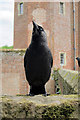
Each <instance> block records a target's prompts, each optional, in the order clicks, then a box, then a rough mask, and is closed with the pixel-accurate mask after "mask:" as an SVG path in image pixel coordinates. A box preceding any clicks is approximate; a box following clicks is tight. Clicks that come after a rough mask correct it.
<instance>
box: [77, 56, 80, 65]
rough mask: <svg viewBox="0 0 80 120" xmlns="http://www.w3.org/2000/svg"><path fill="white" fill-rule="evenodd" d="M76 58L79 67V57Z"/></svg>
mask: <svg viewBox="0 0 80 120" xmlns="http://www.w3.org/2000/svg"><path fill="white" fill-rule="evenodd" d="M76 59H77V61H78V65H79V67H80V58H79V57H77V58H76Z"/></svg>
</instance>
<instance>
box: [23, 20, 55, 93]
mask: <svg viewBox="0 0 80 120" xmlns="http://www.w3.org/2000/svg"><path fill="white" fill-rule="evenodd" d="M52 65H53V58H52V54H51V51H50V49H49V48H48V45H47V36H46V33H45V31H44V29H43V28H42V27H41V26H39V25H37V24H36V23H35V22H34V21H33V32H32V40H31V43H30V45H29V47H28V49H27V50H26V53H25V56H24V68H25V74H26V79H27V81H28V82H29V85H30V95H38V94H46V91H45V83H46V82H47V81H48V80H49V78H50V74H51V67H52Z"/></svg>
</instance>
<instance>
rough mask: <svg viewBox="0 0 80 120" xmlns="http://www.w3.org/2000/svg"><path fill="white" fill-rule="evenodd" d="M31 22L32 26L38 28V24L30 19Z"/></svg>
mask: <svg viewBox="0 0 80 120" xmlns="http://www.w3.org/2000/svg"><path fill="white" fill-rule="evenodd" d="M32 23H33V28H34V29H38V25H37V24H36V23H35V22H34V21H32Z"/></svg>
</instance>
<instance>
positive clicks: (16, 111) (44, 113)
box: [0, 95, 79, 120]
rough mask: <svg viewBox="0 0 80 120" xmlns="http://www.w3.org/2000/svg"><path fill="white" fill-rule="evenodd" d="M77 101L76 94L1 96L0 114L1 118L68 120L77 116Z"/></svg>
mask: <svg viewBox="0 0 80 120" xmlns="http://www.w3.org/2000/svg"><path fill="white" fill-rule="evenodd" d="M78 102H79V100H78V96H77V95H50V96H47V97H44V96H42V95H37V96H33V97H30V96H2V97H0V115H1V117H2V119H7V118H10V119H13V120H15V119H16V118H21V119H22V118H24V119H25V120H26V119H27V118H36V119H38V118H42V119H46V120H47V119H54V120H56V119H57V120H60V119H61V120H65V119H66V118H68V120H69V118H70V117H71V118H78ZM1 106H2V107H1ZM1 108H2V109H1Z"/></svg>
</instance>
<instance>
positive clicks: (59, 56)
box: [59, 52, 66, 66]
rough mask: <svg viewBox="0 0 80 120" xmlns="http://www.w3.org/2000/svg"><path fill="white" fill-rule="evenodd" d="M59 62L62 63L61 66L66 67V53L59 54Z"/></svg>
mask: <svg viewBox="0 0 80 120" xmlns="http://www.w3.org/2000/svg"><path fill="white" fill-rule="evenodd" d="M61 54H64V64H61ZM59 62H60V66H66V53H65V52H59Z"/></svg>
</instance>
